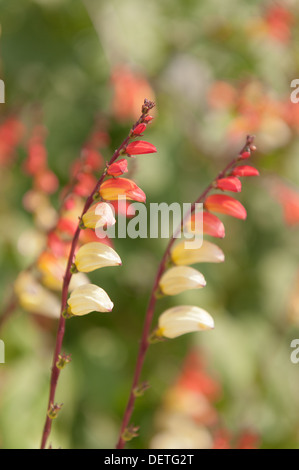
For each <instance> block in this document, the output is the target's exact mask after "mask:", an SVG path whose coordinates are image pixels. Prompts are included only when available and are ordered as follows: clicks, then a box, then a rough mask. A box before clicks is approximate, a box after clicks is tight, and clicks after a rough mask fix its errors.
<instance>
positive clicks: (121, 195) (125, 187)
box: [100, 178, 146, 202]
mask: <svg viewBox="0 0 299 470" xmlns="http://www.w3.org/2000/svg"><path fill="white" fill-rule="evenodd" d="M100 196H101V197H102V198H103V199H105V200H107V201H116V200H117V199H125V198H126V199H132V200H133V201H138V202H145V200H146V196H145V194H144V192H143V191H142V189H140V188H139V187H138V186H137V184H136V183H134V181H132V180H129V179H127V178H111V179H109V180H106V181H104V183H102V184H101V187H100Z"/></svg>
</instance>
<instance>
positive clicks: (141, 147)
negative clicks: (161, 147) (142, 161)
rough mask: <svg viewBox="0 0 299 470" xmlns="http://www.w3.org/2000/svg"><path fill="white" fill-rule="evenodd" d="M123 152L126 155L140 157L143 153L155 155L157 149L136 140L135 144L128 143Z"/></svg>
mask: <svg viewBox="0 0 299 470" xmlns="http://www.w3.org/2000/svg"><path fill="white" fill-rule="evenodd" d="M125 151H126V154H128V155H142V154H144V153H155V152H157V149H156V147H155V146H154V145H153V144H150V143H149V142H145V141H144V140H136V141H135V142H130V143H129V144H128V145H127V147H126V149H125Z"/></svg>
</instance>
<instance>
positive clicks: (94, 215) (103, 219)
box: [82, 202, 116, 229]
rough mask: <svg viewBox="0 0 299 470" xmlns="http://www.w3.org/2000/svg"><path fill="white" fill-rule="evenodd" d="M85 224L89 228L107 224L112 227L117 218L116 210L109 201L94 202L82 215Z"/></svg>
mask: <svg viewBox="0 0 299 470" xmlns="http://www.w3.org/2000/svg"><path fill="white" fill-rule="evenodd" d="M82 220H83V223H84V226H85V227H87V228H92V229H95V228H100V227H104V226H105V225H107V227H110V226H111V225H114V224H115V222H116V220H115V217H114V210H113V209H112V208H111V205H110V204H108V203H107V202H101V203H99V204H94V205H93V206H91V207H90V208H89V209H88V211H87V212H86V213H85V214H84V215H83V217H82Z"/></svg>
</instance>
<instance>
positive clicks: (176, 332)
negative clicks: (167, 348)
mask: <svg viewBox="0 0 299 470" xmlns="http://www.w3.org/2000/svg"><path fill="white" fill-rule="evenodd" d="M213 328H214V320H213V318H212V317H211V315H210V314H209V313H208V312H206V311H205V310H203V309H202V308H199V307H195V306H192V305H181V306H179V307H172V308H170V309H168V310H166V311H165V312H164V313H162V315H160V317H159V320H158V330H157V332H156V335H157V336H164V337H165V338H176V337H177V336H181V335H183V334H185V333H191V332H193V331H203V330H210V329H213Z"/></svg>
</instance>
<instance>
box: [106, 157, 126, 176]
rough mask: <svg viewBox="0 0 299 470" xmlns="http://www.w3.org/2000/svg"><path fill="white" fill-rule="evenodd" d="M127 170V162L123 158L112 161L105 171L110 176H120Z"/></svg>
mask: <svg viewBox="0 0 299 470" xmlns="http://www.w3.org/2000/svg"><path fill="white" fill-rule="evenodd" d="M127 172H128V162H127V160H126V159H125V158H122V159H121V160H118V162H115V163H112V165H110V166H109V167H108V170H107V173H108V175H110V176H120V175H123V174H124V173H127Z"/></svg>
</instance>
